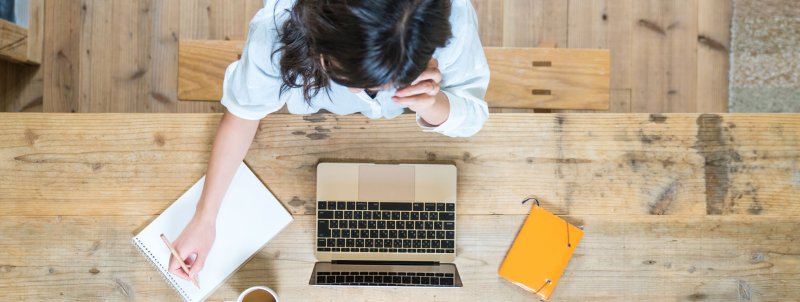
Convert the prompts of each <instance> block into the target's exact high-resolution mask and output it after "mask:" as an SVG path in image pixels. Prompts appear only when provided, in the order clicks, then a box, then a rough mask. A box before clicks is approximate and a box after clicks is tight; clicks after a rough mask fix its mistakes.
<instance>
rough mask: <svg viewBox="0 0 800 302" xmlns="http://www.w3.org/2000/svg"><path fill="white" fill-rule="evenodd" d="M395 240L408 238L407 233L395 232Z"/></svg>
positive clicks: (404, 231) (403, 231)
mask: <svg viewBox="0 0 800 302" xmlns="http://www.w3.org/2000/svg"><path fill="white" fill-rule="evenodd" d="M397 238H403V239H406V238H408V231H406V230H402V231H397Z"/></svg>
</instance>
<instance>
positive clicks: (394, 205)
mask: <svg viewBox="0 0 800 302" xmlns="http://www.w3.org/2000/svg"><path fill="white" fill-rule="evenodd" d="M381 211H411V203H410V202H381Z"/></svg>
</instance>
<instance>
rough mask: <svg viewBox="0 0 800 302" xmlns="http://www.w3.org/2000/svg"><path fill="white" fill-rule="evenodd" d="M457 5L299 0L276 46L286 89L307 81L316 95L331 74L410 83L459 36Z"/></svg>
mask: <svg viewBox="0 0 800 302" xmlns="http://www.w3.org/2000/svg"><path fill="white" fill-rule="evenodd" d="M450 9H451V2H450V0H297V1H296V2H295V4H294V7H293V8H292V9H291V11H289V14H290V17H289V19H288V20H287V21H286V23H284V24H283V26H282V27H281V28H280V30H279V38H280V44H281V46H280V48H278V49H277V50H276V51H275V52H274V53H273V55H274V54H276V53H278V52H280V54H281V58H280V70H281V76H282V77H283V84H282V85H281V93H283V92H285V91H287V90H288V89H290V88H302V89H303V96H304V97H305V100H306V101H307V102H308V101H310V99H311V98H313V97H314V96H316V95H317V93H318V92H319V91H320V90H321V89H328V88H329V84H330V81H334V82H336V83H338V84H340V85H343V86H347V87H356V88H373V87H380V86H384V85H387V84H391V85H394V86H395V87H402V86H405V85H408V84H410V83H411V82H412V81H414V80H415V79H416V78H417V77H418V76H419V75H420V74H421V73H422V71H424V70H425V68H426V67H427V65H428V62H429V61H430V59H431V57H432V56H433V52H434V51H435V50H436V49H437V48H439V47H443V46H445V45H446V44H447V41H448V40H449V39H450V37H451V36H452V33H451V28H450V22H449V17H450ZM323 62H324V63H323ZM323 64H324V65H323Z"/></svg>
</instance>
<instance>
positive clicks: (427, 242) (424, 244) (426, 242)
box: [422, 240, 431, 249]
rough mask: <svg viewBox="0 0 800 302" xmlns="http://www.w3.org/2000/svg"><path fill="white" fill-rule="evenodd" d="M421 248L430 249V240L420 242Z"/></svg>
mask: <svg viewBox="0 0 800 302" xmlns="http://www.w3.org/2000/svg"><path fill="white" fill-rule="evenodd" d="M422 248H425V249H429V248H431V241H430V240H422Z"/></svg>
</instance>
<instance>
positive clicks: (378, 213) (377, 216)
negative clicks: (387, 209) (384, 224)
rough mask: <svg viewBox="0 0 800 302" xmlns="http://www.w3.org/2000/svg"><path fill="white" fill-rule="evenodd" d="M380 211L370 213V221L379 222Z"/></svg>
mask: <svg viewBox="0 0 800 302" xmlns="http://www.w3.org/2000/svg"><path fill="white" fill-rule="evenodd" d="M380 219H381V211H372V220H380Z"/></svg>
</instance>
